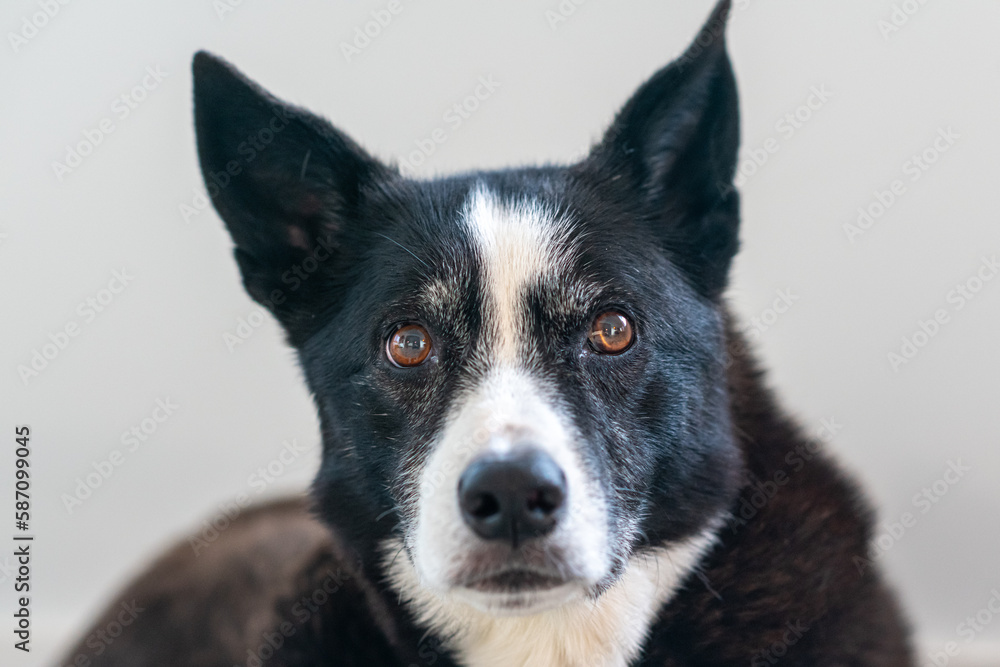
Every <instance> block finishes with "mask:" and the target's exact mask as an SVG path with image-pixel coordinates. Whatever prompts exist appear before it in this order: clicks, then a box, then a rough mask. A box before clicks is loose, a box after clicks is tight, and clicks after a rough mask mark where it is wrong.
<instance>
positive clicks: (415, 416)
mask: <svg viewBox="0 0 1000 667" xmlns="http://www.w3.org/2000/svg"><path fill="white" fill-rule="evenodd" d="M729 12H730V2H728V1H723V2H720V3H719V4H718V5H717V7H716V8H715V10H714V11H713V13H712V15H711V16H710V17H709V19H708V22H707V23H706V24H705V26H704V28H703V29H702V30H701V32H700V33H699V36H698V37H697V39H696V40H695V42H694V43H693V44H692V46H691V47H690V48H689V49H688V51H687V52H685V53H684V55H683V56H681V57H680V58H679V59H677V60H676V61H674V62H673V63H671V64H669V65H668V66H666V67H665V68H663V69H662V70H660V71H659V72H657V73H655V74H654V75H653V76H652V77H651V78H650V79H649V80H648V81H647V82H646V83H645V84H643V85H642V86H641V87H640V88H639V90H638V91H637V92H636V93H635V94H634V96H633V97H632V98H631V99H629V100H628V101H627V103H626V104H625V105H624V107H623V108H622V109H621V111H620V112H619V113H618V114H617V116H616V117H615V119H614V121H613V123H612V124H611V126H610V128H609V129H608V130H607V132H606V134H605V135H604V137H603V138H602V139H601V140H600V141H598V142H597V143H596V145H594V147H593V148H592V150H591V151H590V153H589V154H588V155H587V156H586V157H585V158H584V159H582V160H580V161H579V162H577V163H575V164H572V165H569V166H546V167H531V168H519V169H509V170H502V171H489V172H473V173H466V174H460V175H455V176H450V177H446V178H440V179H436V180H426V181H423V180H414V179H411V178H407V177H404V176H403V175H401V174H400V173H399V172H398V171H397V170H396V169H395V168H393V167H391V166H388V165H386V164H384V163H383V162H381V161H379V160H377V159H376V158H374V157H372V156H371V155H369V154H368V153H366V152H365V151H364V150H363V149H362V148H361V147H360V146H359V145H358V144H356V143H355V142H354V141H352V140H351V139H350V138H349V137H348V136H347V135H346V134H344V133H343V132H341V131H340V130H338V129H336V128H334V127H333V126H332V125H330V124H329V123H328V122H327V121H325V120H323V119H321V118H319V117H317V116H315V115H313V114H312V113H310V112H308V111H306V110H304V109H301V108H297V107H294V106H290V105H287V104H285V103H283V102H281V101H279V100H278V99H276V98H274V97H272V96H271V95H270V94H268V93H267V92H265V91H264V90H263V89H262V88H260V87H259V86H257V85H256V84H255V83H253V82H252V81H250V80H249V79H247V78H245V77H244V76H243V75H242V74H240V73H238V72H237V71H236V70H235V69H234V68H233V67H232V66H230V65H229V64H227V63H226V62H224V61H222V60H220V59H219V58H217V57H215V56H212V55H209V54H207V53H203V52H202V53H198V54H197V55H196V56H195V58H194V65H193V69H194V99H195V124H196V130H197V143H198V155H199V158H200V162H201V168H202V171H203V174H204V176H205V183H206V186H207V188H208V191H209V194H210V195H211V199H212V202H213V204H214V206H215V208H216V209H217V211H218V213H219V215H220V216H221V218H222V219H223V220H224V221H225V224H226V226H227V228H228V230H229V232H230V233H231V235H232V238H233V241H234V243H235V256H236V261H237V263H238V264H239V268H240V271H241V274H242V278H243V282H244V285H245V287H246V290H247V291H248V292H249V294H250V295H251V296H252V297H253V298H254V299H255V300H256V301H257V302H259V303H261V304H263V305H264V306H266V307H267V308H268V309H269V310H270V311H271V312H272V313H273V314H274V316H275V317H276V318H277V320H278V321H279V322H280V323H281V325H282V326H283V328H284V330H285V332H286V333H287V338H288V341H289V343H290V344H291V345H292V346H293V347H294V349H295V350H296V351H297V353H298V358H299V360H300V362H301V366H302V369H303V371H304V375H305V378H306V381H307V383H308V386H309V389H310V390H311V392H312V395H313V396H314V398H315V403H316V407H317V410H318V412H319V416H320V422H321V427H322V443H323V452H322V463H321V467H320V470H319V472H318V475H317V476H316V478H315V482H314V485H313V488H312V494H311V499H310V500H309V501H305V500H288V501H283V502H279V503H274V504H271V505H266V506H262V507H256V508H253V509H250V510H247V511H243V512H241V513H240V515H239V516H238V517H230V518H229V519H227V520H226V521H225V524H226V525H225V526H224V530H220V532H219V535H218V536H217V539H215V541H213V542H212V543H211V544H208V545H206V546H205V547H204V548H203V549H201V550H200V552H199V550H198V549H197V548H196V549H192V548H191V546H190V545H189V544H186V543H185V544H181V545H179V546H178V547H177V548H176V549H175V550H174V551H173V552H171V553H169V554H167V555H166V556H164V557H163V558H162V559H161V560H160V561H159V562H158V563H157V564H155V565H154V566H153V567H152V569H151V570H149V571H148V572H146V573H145V574H144V575H142V576H141V577H140V578H139V579H137V580H136V581H135V582H133V584H132V585H131V586H130V587H129V588H127V589H126V590H125V591H124V592H123V593H122V594H121V596H120V598H119V599H120V600H125V601H131V602H132V604H133V605H134V608H135V609H139V610H141V611H139V612H138V613H137V614H135V617H134V619H133V620H131V622H130V626H129V627H128V628H127V629H125V630H124V631H122V632H121V635H120V638H117V639H115V640H114V641H113V642H109V643H107V644H104V643H101V644H99V646H100V649H101V650H100V653H99V654H95V651H94V650H93V648H92V645H91V644H90V643H89V642H86V641H84V642H81V644H80V646H79V647H78V648H77V649H75V650H74V651H73V653H72V654H71V656H70V658H69V659H68V660H67V661H66V662H65V664H67V665H69V664H73V665H76V664H80V663H79V656H85V657H86V659H87V660H89V662H88V663H87V664H90V665H98V666H102V667H103V666H113V665H129V666H131V667H136V666H154V665H155V666H160V665H164V666H165V665H195V666H200V665H205V666H209V665H213V666H214V665H227V666H228V665H246V666H248V667H250V666H253V665H269V666H283V667H305V666H310V667H318V666H320V665H323V666H332V665H338V666H362V665H364V666H372V665H379V666H396V665H399V666H423V665H437V666H452V665H455V666H459V665H461V666H464V667H508V666H514V665H524V666H536V665H537V666H541V667H570V666H587V667H594V666H607V667H612V666H613V667H625V666H630V665H631V666H643V667H647V666H648V667H652V666H657V667H665V666H669V667H705V666H727V665H747V664H749V665H751V666H754V667H756V666H757V665H774V664H777V663H778V662H780V663H781V664H783V665H788V666H789V667H791V666H792V665H807V666H810V667H817V666H830V667H833V666H846V665H854V666H864V667H905V666H908V665H911V664H912V655H911V651H910V648H909V638H908V634H909V633H908V629H907V625H906V621H905V620H904V618H903V615H902V613H901V611H900V609H899V607H898V604H897V602H896V601H895V598H894V596H893V594H892V592H891V591H890V590H889V588H888V587H887V586H886V585H885V584H884V582H883V580H882V578H881V575H880V573H879V571H878V568H877V567H876V566H875V564H874V563H873V562H872V559H871V558H870V557H869V548H868V545H869V538H870V535H871V525H872V512H871V510H870V508H869V505H868V504H867V502H866V501H865V500H864V498H863V497H862V495H861V493H860V492H859V490H858V489H857V487H856V486H855V484H854V483H853V482H852V481H851V480H850V479H849V478H848V477H847V476H846V475H845V474H844V473H843V472H842V471H841V470H840V468H838V467H837V465H836V464H835V463H834V462H833V461H832V460H831V458H830V457H829V456H828V455H827V454H826V453H825V452H824V451H822V448H821V447H820V444H819V443H818V442H816V441H814V440H813V439H811V438H809V437H807V436H806V435H804V433H803V430H802V429H801V428H800V427H799V426H798V425H796V424H795V423H794V422H793V421H792V420H791V419H790V418H789V417H788V416H787V415H786V413H785V412H784V411H783V410H782V409H781V408H780V407H779V405H778V403H777V401H776V400H775V398H774V397H773V395H772V393H771V391H770V390H769V389H768V388H767V386H766V385H765V383H764V381H763V379H762V375H761V372H760V370H759V369H758V367H757V365H756V364H755V362H754V360H753V358H752V355H751V353H750V351H749V350H748V349H747V345H746V344H745V342H744V341H743V338H742V336H741V334H740V331H739V329H740V327H739V326H738V324H736V323H735V322H734V320H733V317H732V316H731V315H730V314H729V313H728V311H727V309H726V306H725V302H724V297H723V293H724V290H725V288H726V284H727V274H728V272H729V267H730V263H731V261H732V258H733V256H734V254H735V253H736V251H737V247H738V237H739V229H738V228H739V219H740V215H739V193H738V192H737V191H736V190H735V189H734V188H733V187H732V183H733V177H734V172H735V167H736V163H737V150H738V146H739V111H738V100H737V89H736V83H735V78H734V75H733V71H732V67H731V64H730V60H729V56H728V54H727V48H726V40H725V25H726V20H727V17H728V15H729ZM230 519H231V520H230ZM120 614H121V612H120V610H119V609H118V607H117V606H113V607H112V608H111V609H110V610H109V611H108V612H107V614H106V615H105V616H104V617H103V618H101V619H100V620H99V621H98V622H97V623H96V625H95V628H97V629H100V628H107V627H110V624H113V623H114V620H115V618H116V615H120Z"/></svg>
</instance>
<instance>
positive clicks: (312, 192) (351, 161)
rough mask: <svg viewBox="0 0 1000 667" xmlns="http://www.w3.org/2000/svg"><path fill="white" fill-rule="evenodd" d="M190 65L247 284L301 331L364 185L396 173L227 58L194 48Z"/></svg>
mask: <svg viewBox="0 0 1000 667" xmlns="http://www.w3.org/2000/svg"><path fill="white" fill-rule="evenodd" d="M193 71H194V117H195V130H196V133H197V137H198V157H199V159H200V161H201V170H202V175H203V177H204V179H205V185H206V187H207V189H208V192H209V195H210V196H211V198H212V203H213V204H214V205H215V208H216V210H217V211H218V212H219V215H220V216H222V219H223V220H224V221H225V223H226V226H227V227H228V229H229V232H230V234H231V235H232V237H233V241H234V242H235V243H236V249H235V254H236V260H237V262H238V264H239V267H240V270H241V272H242V274H243V284H244V286H245V287H246V289H247V291H248V292H249V293H250V295H251V296H252V297H253V298H254V299H255V300H256V301H258V302H259V303H261V304H263V305H264V306H266V307H267V308H268V309H270V310H271V311H272V312H273V313H274V314H275V315H276V316H277V317H278V319H279V320H280V321H281V322H282V324H284V325H285V328H286V329H288V331H289V333H290V334H291V335H292V336H293V338H294V337H297V336H296V334H297V333H299V331H298V330H299V328H300V327H298V324H299V323H302V324H305V323H306V321H307V320H309V319H311V317H310V310H311V307H312V306H315V305H316V303H317V300H318V299H320V298H321V297H322V295H323V292H324V289H325V288H326V287H327V285H328V284H329V283H330V282H331V281H330V280H328V279H327V278H328V276H329V270H330V265H332V264H336V263H337V262H336V261H335V260H336V257H337V255H338V251H339V249H340V248H341V247H343V246H344V244H345V241H346V238H345V234H346V233H347V232H349V231H350V227H351V221H352V220H353V219H355V212H356V211H357V209H358V207H359V205H360V203H361V199H362V197H363V196H364V192H365V191H366V189H367V188H369V187H370V186H372V185H373V184H375V183H376V182H377V181H379V180H380V179H389V178H391V177H392V176H393V174H394V172H392V171H391V170H389V169H388V168H387V167H385V166H383V165H382V164H381V163H379V162H378V161H377V160H375V159H374V158H372V157H370V156H369V155H367V154H366V153H365V152H364V151H363V150H362V149H361V148H360V147H359V146H358V145H357V144H355V143H354V142H353V141H352V140H351V139H350V138H348V137H347V136H346V135H344V134H343V133H341V132H340V131H338V130H337V129H335V128H334V127H333V126H332V125H330V124H329V123H328V122H327V121H325V120H323V119H322V118H319V117H317V116H315V115H313V114H311V113H309V112H308V111H305V110H303V109H300V108H297V107H293V106H290V105H287V104H285V103H283V102H281V101H279V100H278V99H276V98H274V97H272V96H271V95H270V94H268V93H267V92H266V91H264V90H263V89H262V88H261V87H260V86H258V85H257V84H255V83H254V82H252V81H250V80H249V79H247V78H246V77H244V76H243V75H242V74H240V73H239V72H238V71H237V70H236V69H235V68H234V67H232V66H231V65H230V64H229V63H227V62H225V61H224V60H221V59H220V58H217V57H215V56H213V55H211V54H208V53H205V52H199V53H197V54H196V55H195V57H194V65H193ZM310 258H311V259H310ZM331 259H332V260H333V261H331ZM303 262H305V263H306V266H305V270H306V271H308V272H309V274H310V275H308V276H307V279H301V278H300V277H299V276H301V275H302V274H303ZM314 262H315V263H316V266H313V263H314ZM317 267H319V270H317ZM313 272H315V273H313Z"/></svg>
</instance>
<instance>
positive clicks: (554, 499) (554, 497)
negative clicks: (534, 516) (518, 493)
mask: <svg viewBox="0 0 1000 667" xmlns="http://www.w3.org/2000/svg"><path fill="white" fill-rule="evenodd" d="M560 505H562V492H561V491H560V490H559V489H557V488H554V487H553V488H550V489H538V490H536V491H535V492H534V493H532V494H531V495H529V496H528V501H527V507H528V511H529V512H540V513H542V514H551V513H552V512H555V511H556V510H557V509H559V506H560Z"/></svg>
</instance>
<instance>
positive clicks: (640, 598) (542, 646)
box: [384, 523, 718, 667]
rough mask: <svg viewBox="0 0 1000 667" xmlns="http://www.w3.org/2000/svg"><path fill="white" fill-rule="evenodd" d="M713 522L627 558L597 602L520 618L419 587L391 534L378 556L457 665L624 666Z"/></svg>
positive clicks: (702, 549) (706, 543)
mask: <svg viewBox="0 0 1000 667" xmlns="http://www.w3.org/2000/svg"><path fill="white" fill-rule="evenodd" d="M717 527H718V524H717V523H716V524H713V526H712V527H711V528H707V529H705V530H704V531H702V532H701V533H698V534H697V535H695V536H693V537H691V538H688V539H687V540H684V541H682V542H678V543H676V544H673V545H670V546H663V547H656V548H653V549H648V550H646V551H645V552H644V553H642V554H637V555H635V556H633V557H632V558H630V559H629V562H628V565H627V566H626V568H625V571H624V572H623V573H622V575H621V577H620V578H619V579H618V581H616V582H615V583H614V584H613V585H612V586H611V587H610V588H609V589H608V590H607V591H605V592H604V593H602V594H601V595H600V596H599V597H598V598H597V599H583V600H577V601H574V602H570V603H567V604H565V605H563V606H561V607H557V608H555V609H552V610H549V611H545V612H542V613H538V614H532V615H525V616H494V615H491V614H487V613H485V612H482V611H480V610H478V609H476V608H474V607H471V606H469V605H468V604H465V603H464V602H461V601H458V600H454V599H452V598H450V597H442V596H439V595H437V594H435V593H434V592H432V591H430V590H428V589H426V588H425V587H423V586H422V585H421V584H420V582H419V580H418V577H417V574H416V571H415V570H414V568H413V566H412V565H411V564H410V562H409V559H408V558H405V557H403V556H401V555H400V551H401V543H400V541H399V540H398V539H396V538H394V539H392V540H390V541H388V542H387V543H386V544H385V545H384V546H385V549H386V550H385V552H384V553H386V554H390V556H388V557H387V559H386V571H387V574H388V577H389V581H390V583H391V585H392V587H393V589H394V590H395V591H396V592H397V593H398V594H399V596H400V598H401V599H402V600H403V601H404V602H406V603H407V604H408V605H409V607H410V609H411V611H412V612H413V614H414V616H415V617H416V619H417V622H418V624H420V625H421V626H423V627H425V628H427V629H428V630H430V631H431V632H433V633H435V634H436V635H437V636H439V637H440V638H441V639H442V640H443V641H444V643H445V646H447V647H448V648H449V649H450V650H451V651H452V653H453V654H454V655H455V658H456V660H457V661H458V662H459V664H461V665H463V666H464V667H510V666H511V665H524V666H531V665H545V666H546V667H627V666H628V665H629V664H631V662H632V661H633V660H634V659H635V658H636V657H637V656H638V655H639V652H640V651H641V650H642V646H643V643H644V642H645V639H646V635H647V634H648V632H649V629H650V627H651V626H652V624H653V622H654V620H655V619H656V617H657V614H658V612H659V610H660V608H661V607H662V606H663V605H664V604H665V603H666V602H668V601H669V600H670V598H671V597H673V595H674V593H676V591H677V589H678V588H679V587H680V585H681V583H682V582H683V581H684V580H685V579H686V578H687V576H688V575H689V574H690V573H691V572H692V570H694V569H695V567H697V565H698V563H699V562H700V561H701V559H702V558H703V557H704V555H705V554H706V552H707V551H708V549H709V548H710V547H711V546H712V545H713V544H714V542H715V540H716V532H717Z"/></svg>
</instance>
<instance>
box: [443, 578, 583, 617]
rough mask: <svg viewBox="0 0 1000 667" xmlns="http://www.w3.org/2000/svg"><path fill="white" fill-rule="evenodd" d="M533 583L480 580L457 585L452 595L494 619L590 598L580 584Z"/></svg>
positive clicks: (530, 613) (570, 582) (551, 581)
mask: <svg viewBox="0 0 1000 667" xmlns="http://www.w3.org/2000/svg"><path fill="white" fill-rule="evenodd" d="M532 584H533V585H522V586H510V585H507V584H506V581H505V580H504V578H502V577H500V578H497V580H495V581H488V580H480V581H477V582H475V583H473V584H472V585H464V586H457V587H455V588H453V589H452V590H451V594H452V596H454V598H455V599H456V600H458V601H460V602H463V603H465V604H467V605H469V606H470V607H473V608H474V609H476V610H478V611H481V612H483V613H484V614H490V615H492V616H531V615H533V614H540V613H542V612H546V611H550V610H552V609H557V608H559V607H561V606H563V605H566V604H569V603H571V602H574V601H576V600H580V599H582V598H584V597H586V595H587V588H586V587H585V586H584V585H583V584H582V583H581V582H578V581H557V580H554V579H552V580H547V579H545V578H544V577H543V578H540V579H539V580H537V581H533V582H532Z"/></svg>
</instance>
